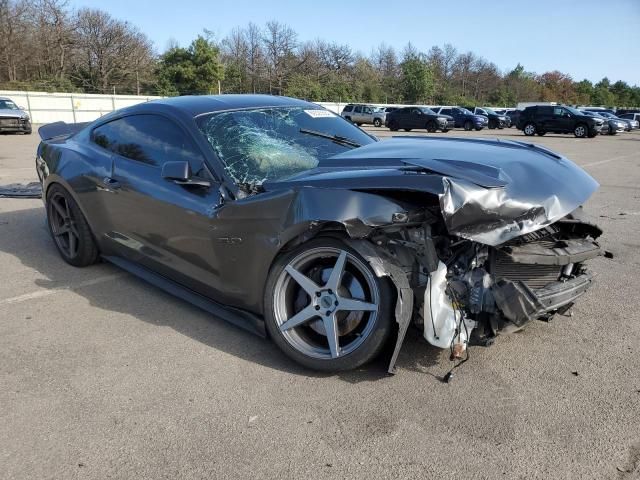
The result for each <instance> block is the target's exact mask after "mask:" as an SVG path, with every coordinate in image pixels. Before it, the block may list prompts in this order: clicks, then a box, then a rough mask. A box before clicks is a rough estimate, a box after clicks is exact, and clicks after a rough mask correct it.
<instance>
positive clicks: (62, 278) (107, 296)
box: [0, 200, 443, 383]
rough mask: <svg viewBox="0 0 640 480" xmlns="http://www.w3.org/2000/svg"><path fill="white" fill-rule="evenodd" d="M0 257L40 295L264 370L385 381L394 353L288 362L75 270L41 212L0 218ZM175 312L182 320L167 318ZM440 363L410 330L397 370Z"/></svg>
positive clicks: (206, 321)
mask: <svg viewBox="0 0 640 480" xmlns="http://www.w3.org/2000/svg"><path fill="white" fill-rule="evenodd" d="M13 201H14V202H16V200H13ZM24 201H25V202H29V200H24ZM0 202H2V200H0ZM0 252H4V253H6V254H9V255H12V256H14V257H15V258H17V259H18V260H19V261H20V262H21V263H22V265H24V266H25V267H26V268H29V269H32V270H35V271H36V272H38V274H39V275H38V276H39V277H40V278H37V279H35V280H34V285H35V286H37V287H39V289H56V288H71V289H72V290H73V291H74V293H76V294H78V295H80V296H82V297H83V298H85V299H86V300H87V301H88V302H89V304H90V305H92V306H94V307H97V308H100V309H103V310H108V311H115V312H120V313H124V314H127V315H130V316H132V317H134V318H136V319H137V320H140V321H143V322H146V323H149V324H151V325H154V326H157V327H170V328H172V329H174V330H175V331H176V332H178V333H180V334H182V335H186V336H187V337H189V338H192V339H194V340H197V341H198V342H201V343H203V344H204V345H206V346H208V347H210V348H214V349H216V350H220V351H223V352H225V353H228V354H231V355H234V356H236V357H239V358H242V359H244V360H247V361H250V362H255V363H258V364H260V365H263V366H265V367H268V368H273V369H276V370H281V371H284V372H288V373H291V374H295V375H300V376H307V377H334V376H337V377H338V378H340V379H341V380H343V381H345V382H348V383H360V382H372V381H383V380H384V379H388V378H389V377H390V375H389V374H388V373H387V367H388V363H389V359H390V357H391V352H392V349H393V345H392V344H391V342H390V344H389V346H388V348H386V349H385V351H384V352H383V354H382V355H381V356H380V357H379V358H378V359H376V360H375V361H374V362H372V363H371V364H368V365H366V366H364V367H362V368H359V369H356V370H352V371H348V372H342V373H338V374H323V373H318V372H315V371H312V370H308V369H306V368H304V367H302V366H299V365H298V364H296V363H294V362H293V361H292V360H290V359H288V358H287V357H286V356H285V355H284V354H283V353H281V352H280V350H279V349H278V348H277V347H276V346H275V345H274V344H273V343H272V342H271V341H270V340H268V339H263V338H261V337H258V336H256V335H254V334H251V333H249V332H247V331H244V330H242V329H240V328H238V327H235V326H233V325H231V324H229V323H227V322H225V321H224V320H220V319H217V318H215V317H213V316H212V315H210V314H208V313H206V312H204V311H202V310H200V309H198V308H197V307H195V306H193V305H191V304H189V303H187V302H185V301H182V300H180V299H178V298H176V297H174V296H172V295H170V294H168V293H165V292H164V291H162V290H160V289H158V288H156V287H153V286H151V285H150V284H148V283H146V282H144V281H143V280H141V279H138V278H137V277H135V276H133V275H130V274H128V273H125V272H122V271H121V270H119V269H118V268H117V267H115V266H113V265H111V264H107V263H103V264H99V265H95V266H91V267H88V268H84V269H77V268H74V267H72V266H70V265H68V264H66V263H65V262H64V261H63V260H62V258H61V257H60V256H59V254H58V252H57V250H56V248H55V246H54V244H53V242H52V241H51V239H50V237H49V232H48V229H47V227H46V223H45V212H44V208H42V207H39V208H27V209H20V210H14V211H5V212H0ZM119 272H122V277H117V278H115V279H113V280H108V281H109V282H117V283H116V285H115V286H114V288H113V289H111V288H109V289H108V290H107V289H106V288H105V285H106V283H92V282H91V279H95V278H97V277H101V276H102V277H108V276H111V277H113V275H114V274H116V273H119ZM83 280H84V281H83ZM132 289H135V291H134V292H132ZM109 292H111V293H109ZM22 293H29V292H28V291H25V292H22ZM123 296H125V297H126V296H128V297H129V298H131V297H132V296H135V298H136V299H137V301H123ZM34 301H42V300H34ZM176 311H177V312H184V315H179V314H178V315H171V314H170V313H169V312H176ZM441 358H443V353H442V350H439V349H437V348H435V347H433V346H431V345H429V344H428V343H427V342H426V341H425V340H424V339H423V338H422V337H421V335H420V334H419V332H416V331H414V330H410V331H409V332H408V333H407V338H406V340H405V342H404V345H403V347H402V351H401V352H400V356H399V358H398V362H397V369H398V371H399V372H401V371H402V370H410V371H414V372H422V373H427V374H431V375H433V376H436V375H435V374H432V373H429V369H430V367H433V366H435V365H436V364H438V363H439V360H440V359H441Z"/></svg>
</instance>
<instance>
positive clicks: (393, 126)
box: [389, 120, 398, 132]
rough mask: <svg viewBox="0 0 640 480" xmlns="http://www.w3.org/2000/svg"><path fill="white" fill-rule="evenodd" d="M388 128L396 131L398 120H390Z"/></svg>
mask: <svg viewBox="0 0 640 480" xmlns="http://www.w3.org/2000/svg"><path fill="white" fill-rule="evenodd" d="M389 130H391V131H392V132H397V131H398V122H396V121H393V120H392V121H391V122H389Z"/></svg>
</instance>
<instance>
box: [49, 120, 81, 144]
mask: <svg viewBox="0 0 640 480" xmlns="http://www.w3.org/2000/svg"><path fill="white" fill-rule="evenodd" d="M89 123H91V122H82V123H65V122H54V123H48V124H46V125H43V126H41V127H40V128H39V129H38V134H39V135H40V138H41V139H42V140H51V139H53V138H62V137H70V136H71V135H73V134H75V133H78V132H79V131H80V130H82V129H83V128H84V127H86V126H87V125H89Z"/></svg>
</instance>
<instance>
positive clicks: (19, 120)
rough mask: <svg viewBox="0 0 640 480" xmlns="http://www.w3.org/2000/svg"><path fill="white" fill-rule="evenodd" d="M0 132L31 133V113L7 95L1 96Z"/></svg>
mask: <svg viewBox="0 0 640 480" xmlns="http://www.w3.org/2000/svg"><path fill="white" fill-rule="evenodd" d="M0 132H23V133H26V134H27V135H29V134H31V119H30V118H29V114H28V113H27V112H25V111H24V110H22V109H20V108H19V107H18V106H17V105H16V104H15V103H14V102H13V101H12V100H11V99H10V98H7V97H0Z"/></svg>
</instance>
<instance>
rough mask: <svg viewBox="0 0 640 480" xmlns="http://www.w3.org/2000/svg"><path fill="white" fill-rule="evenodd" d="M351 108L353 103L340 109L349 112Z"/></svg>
mask: <svg viewBox="0 0 640 480" xmlns="http://www.w3.org/2000/svg"><path fill="white" fill-rule="evenodd" d="M351 110H353V105H347V106H346V107H344V109H343V110H342V111H343V112H350V111H351Z"/></svg>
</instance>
